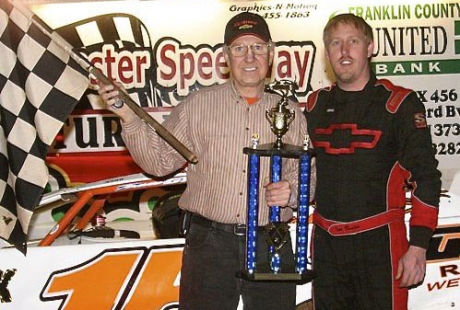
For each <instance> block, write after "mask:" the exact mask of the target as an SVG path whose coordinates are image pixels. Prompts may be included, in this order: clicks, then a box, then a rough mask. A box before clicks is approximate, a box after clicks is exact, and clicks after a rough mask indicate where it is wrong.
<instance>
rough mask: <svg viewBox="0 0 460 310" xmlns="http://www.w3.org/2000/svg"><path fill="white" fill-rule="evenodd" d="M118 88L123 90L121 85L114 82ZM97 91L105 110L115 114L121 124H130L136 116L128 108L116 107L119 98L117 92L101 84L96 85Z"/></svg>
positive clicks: (109, 86)
mask: <svg viewBox="0 0 460 310" xmlns="http://www.w3.org/2000/svg"><path fill="white" fill-rule="evenodd" d="M114 83H115V84H116V85H117V86H118V87H120V88H121V89H123V90H124V88H123V86H122V85H121V83H118V82H114ZM98 86H99V89H98V93H99V95H100V96H101V99H102V101H103V102H104V104H105V105H106V107H107V109H108V110H110V111H112V112H114V113H115V114H117V115H118V116H119V117H120V118H121V120H122V121H123V122H126V123H127V122H130V121H131V120H133V118H134V117H135V116H136V114H135V113H134V112H133V111H132V110H131V109H130V108H128V107H127V106H126V105H123V106H122V107H120V108H117V107H116V103H117V102H118V100H120V98H119V97H118V94H119V93H118V91H117V90H116V89H115V88H114V87H113V85H105V84H103V83H101V82H99V83H98Z"/></svg>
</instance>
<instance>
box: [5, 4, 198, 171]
mask: <svg viewBox="0 0 460 310" xmlns="http://www.w3.org/2000/svg"><path fill="white" fill-rule="evenodd" d="M9 1H11V2H13V3H14V5H15V6H16V7H17V8H18V9H19V10H21V11H22V12H23V14H24V15H25V16H28V18H29V19H30V20H31V21H32V23H34V24H35V25H36V26H37V27H38V28H39V29H40V30H41V31H43V32H44V33H45V34H46V35H47V36H49V37H50V38H51V40H53V41H54V42H55V43H56V44H57V45H59V46H60V47H61V48H62V49H64V50H65V51H66V52H67V53H68V54H69V55H70V56H71V57H72V58H73V59H74V60H75V61H76V62H77V63H78V64H79V65H80V66H81V67H82V68H83V69H85V70H86V71H88V72H89V73H91V74H92V75H93V76H94V77H96V78H97V79H98V80H99V81H101V82H102V83H104V84H106V85H109V84H111V85H113V87H114V88H115V89H116V90H118V92H119V97H120V99H121V100H123V101H124V102H125V103H126V105H127V106H128V107H129V108H130V109H131V110H133V111H134V113H136V114H137V115H138V116H139V117H140V118H141V119H142V120H143V121H144V122H146V124H148V125H149V126H150V127H151V128H152V129H154V130H155V131H156V132H157V134H158V135H159V136H160V137H161V138H162V139H163V140H165V141H166V142H167V143H168V144H169V145H171V146H172V147H173V148H174V149H175V150H176V151H177V152H178V153H179V154H181V155H182V156H183V157H184V158H185V159H186V160H187V161H188V162H190V163H193V164H195V163H197V162H198V158H197V156H196V155H195V154H193V153H192V152H191V151H190V150H189V149H188V148H187V147H185V146H184V145H183V144H182V143H181V142H180V141H179V140H177V139H176V137H174V136H173V135H172V134H171V133H170V132H169V131H168V130H166V129H165V128H164V127H163V126H162V125H161V124H160V123H158V122H157V121H156V120H155V119H154V118H153V117H152V116H150V115H149V114H148V113H147V112H146V111H145V110H144V109H142V107H140V106H139V105H138V104H137V103H136V102H134V100H133V99H131V97H130V96H129V95H128V94H127V93H125V92H124V91H123V90H122V89H121V88H120V87H118V85H116V84H115V83H113V81H112V80H110V79H109V78H108V77H107V76H105V75H104V74H103V73H102V71H101V70H100V69H98V68H96V67H94V66H93V65H92V64H91V63H89V62H88V61H87V60H86V59H85V58H84V57H82V56H80V54H78V53H76V52H74V48H73V47H72V46H71V45H70V44H69V43H67V41H65V40H64V39H63V38H62V37H61V36H60V35H59V34H57V33H56V32H51V31H49V30H48V29H47V27H46V26H45V25H44V24H43V22H41V21H40V20H38V18H37V17H36V16H35V15H34V13H33V12H31V11H30V10H29V9H28V8H26V7H25V6H24V5H22V4H21V3H18V1H15V0H9Z"/></svg>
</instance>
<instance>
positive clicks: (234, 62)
mask: <svg viewBox="0 0 460 310" xmlns="http://www.w3.org/2000/svg"><path fill="white" fill-rule="evenodd" d="M254 44H256V47H258V48H259V49H260V48H261V47H262V49H264V48H265V47H266V45H267V42H265V41H264V40H262V39H260V38H258V37H256V36H253V35H245V36H241V37H239V38H237V39H236V40H235V41H233V42H232V43H231V44H230V46H229V49H227V52H226V53H225V60H226V61H227V64H228V66H229V68H230V71H231V74H232V76H233V79H234V82H235V87H236V88H237V89H238V90H239V91H240V92H241V93H242V94H245V93H247V92H248V91H249V92H251V90H252V91H254V90H260V89H259V88H260V87H261V86H263V85H264V84H265V77H266V76H267V73H268V69H269V66H270V64H271V62H272V61H273V48H270V47H268V49H267V51H266V52H264V53H263V54H260V55H259V54H255V53H254V52H253V50H252V49H251V48H248V49H247V53H246V54H245V55H244V56H239V57H237V56H236V55H234V54H232V51H231V50H232V48H235V47H236V46H240V47H242V48H243V49H244V48H246V47H247V46H248V45H250V46H253V45H254Z"/></svg>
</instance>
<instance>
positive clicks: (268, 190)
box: [264, 180, 291, 207]
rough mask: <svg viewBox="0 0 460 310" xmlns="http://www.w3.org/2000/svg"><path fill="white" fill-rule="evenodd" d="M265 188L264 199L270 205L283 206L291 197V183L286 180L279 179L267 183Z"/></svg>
mask: <svg viewBox="0 0 460 310" xmlns="http://www.w3.org/2000/svg"><path fill="white" fill-rule="evenodd" d="M264 188H265V200H266V201H267V204H268V205H269V206H270V207H273V206H280V207H285V206H287V205H288V203H289V199H290V197H291V185H290V184H289V182H288V181H285V180H281V181H279V182H275V183H267V184H265V185H264Z"/></svg>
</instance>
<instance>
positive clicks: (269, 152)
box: [239, 81, 314, 283]
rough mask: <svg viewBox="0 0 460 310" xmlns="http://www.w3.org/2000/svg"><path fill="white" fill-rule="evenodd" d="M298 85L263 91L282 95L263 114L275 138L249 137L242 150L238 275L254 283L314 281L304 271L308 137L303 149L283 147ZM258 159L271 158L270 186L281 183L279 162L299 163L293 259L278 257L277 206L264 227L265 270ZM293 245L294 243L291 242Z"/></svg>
mask: <svg viewBox="0 0 460 310" xmlns="http://www.w3.org/2000/svg"><path fill="white" fill-rule="evenodd" d="M296 88H297V85H296V84H295V83H293V82H290V81H277V82H274V83H272V84H270V85H268V86H267V88H266V90H267V91H269V92H273V93H276V94H279V95H281V100H280V101H279V102H278V103H277V105H276V106H275V107H274V108H272V109H270V110H267V111H266V118H267V120H268V121H269V122H270V126H271V130H272V131H273V133H274V134H275V135H276V141H275V143H274V144H264V145H259V137H258V135H257V134H254V135H253V136H252V146H251V147H246V148H244V149H243V152H244V153H245V154H247V155H248V169H247V171H248V172H247V173H248V199H247V204H248V207H247V230H246V257H245V270H244V271H242V272H240V273H239V275H240V276H241V277H243V278H245V279H248V280H253V281H258V280H261V281H271V280H273V281H297V282H302V283H306V282H309V281H311V280H312V279H313V277H314V273H313V271H312V270H309V269H307V246H308V215H309V201H310V199H309V197H310V168H311V152H312V151H311V150H310V149H309V146H310V145H309V144H310V141H309V139H308V136H306V137H305V140H304V143H303V145H302V146H295V145H290V144H284V143H283V142H282V137H283V136H284V135H285V134H286V132H287V131H288V129H289V125H290V124H291V122H292V121H293V119H294V117H295V113H294V111H292V110H290V109H288V104H287V103H288V100H287V96H288V94H289V93H290V92H292V91H294V89H296ZM260 157H270V179H271V182H278V181H280V180H281V173H282V158H294V159H298V163H299V165H298V167H299V184H298V208H297V228H296V237H295V259H294V261H293V262H283V261H282V259H281V256H280V254H279V251H280V249H281V248H282V247H283V246H285V245H286V243H287V237H288V236H289V233H290V232H289V225H288V224H287V223H284V222H281V216H280V206H273V207H271V208H270V214H269V221H270V222H269V224H268V225H266V226H265V230H266V232H267V236H268V237H267V240H266V242H267V244H268V252H269V253H267V255H268V262H269V263H268V267H267V266H266V264H265V265H261V264H259V263H258V262H257V243H258V238H257V237H258V213H259V193H258V191H259V179H260V175H259V171H260ZM293 242H294V240H293Z"/></svg>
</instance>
